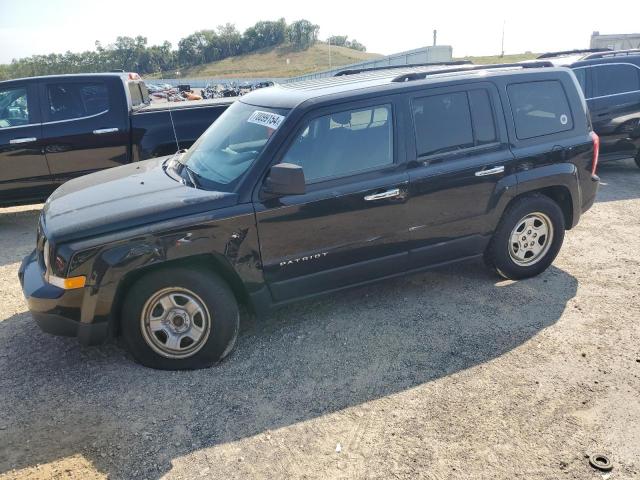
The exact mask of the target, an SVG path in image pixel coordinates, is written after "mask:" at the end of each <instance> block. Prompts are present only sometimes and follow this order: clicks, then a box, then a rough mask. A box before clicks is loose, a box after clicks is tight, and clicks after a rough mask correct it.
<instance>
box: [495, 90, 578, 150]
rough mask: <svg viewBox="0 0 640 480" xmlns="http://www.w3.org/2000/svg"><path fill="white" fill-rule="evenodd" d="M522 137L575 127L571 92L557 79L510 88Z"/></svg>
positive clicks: (533, 136) (514, 114)
mask: <svg viewBox="0 0 640 480" xmlns="http://www.w3.org/2000/svg"><path fill="white" fill-rule="evenodd" d="M507 93H508V95H509V102H510V104H511V111H512V113H513V120H514V123H515V128H516V136H517V137H518V139H520V140H525V139H529V138H535V137H541V136H543V135H550V134H553V133H559V132H564V131H567V130H571V129H573V118H572V115H571V109H570V108H569V101H568V100H567V95H566V93H565V91H564V88H563V87H562V84H561V83H560V82H559V81H557V80H544V81H537V82H526V83H515V84H511V85H509V86H508V87H507Z"/></svg>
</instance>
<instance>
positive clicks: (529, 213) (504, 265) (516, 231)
mask: <svg viewBox="0 0 640 480" xmlns="http://www.w3.org/2000/svg"><path fill="white" fill-rule="evenodd" d="M564 231H565V226H564V215H563V214H562V210H561V209H560V207H559V205H558V204H557V203H556V202H554V201H553V200H552V199H551V198H549V197H547V196H545V195H540V194H532V195H526V196H523V197H521V198H518V199H516V200H515V201H514V202H513V204H512V205H511V206H510V207H509V208H508V209H507V211H506V212H505V213H504V215H503V217H502V219H501V220H500V224H499V225H498V228H497V229H496V231H495V233H494V235H493V238H492V239H491V242H490V244H489V247H488V248H487V251H486V252H485V260H486V262H487V263H488V264H489V265H490V266H492V267H493V268H494V269H495V270H496V272H497V273H498V274H499V275H501V276H502V277H504V278H508V279H511V280H518V279H523V278H529V277H533V276H535V275H538V274H540V273H542V272H543V271H544V270H546V269H547V268H548V267H549V265H551V263H552V262H553V260H554V259H555V258H556V256H557V255H558V252H559V251H560V247H561V246H562V242H563V241H564Z"/></svg>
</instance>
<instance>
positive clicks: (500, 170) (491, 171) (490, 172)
mask: <svg viewBox="0 0 640 480" xmlns="http://www.w3.org/2000/svg"><path fill="white" fill-rule="evenodd" d="M503 172H504V165H500V166H499V167H493V168H489V169H487V170H478V171H477V172H476V177H486V176H487V175H498V174H499V173H503Z"/></svg>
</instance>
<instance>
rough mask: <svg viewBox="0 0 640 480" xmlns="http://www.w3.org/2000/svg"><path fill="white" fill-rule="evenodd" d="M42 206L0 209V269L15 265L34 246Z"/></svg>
mask: <svg viewBox="0 0 640 480" xmlns="http://www.w3.org/2000/svg"><path fill="white" fill-rule="evenodd" d="M41 207H42V205H29V206H26V207H15V208H0V240H1V241H2V249H1V250H0V267H2V266H4V265H9V264H12V263H17V262H20V261H21V260H22V258H23V257H24V256H25V255H27V254H28V253H29V252H30V251H31V250H33V249H34V248H35V246H36V227H37V225H38V215H40V210H41Z"/></svg>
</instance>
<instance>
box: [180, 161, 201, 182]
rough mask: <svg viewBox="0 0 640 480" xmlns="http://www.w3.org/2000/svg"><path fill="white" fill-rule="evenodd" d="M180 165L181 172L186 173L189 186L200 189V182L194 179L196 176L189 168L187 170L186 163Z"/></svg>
mask: <svg viewBox="0 0 640 480" xmlns="http://www.w3.org/2000/svg"><path fill="white" fill-rule="evenodd" d="M178 163H179V162H178ZM180 165H182V170H183V171H185V172H187V177H189V181H190V182H191V186H193V187H195V188H200V181H198V180H197V177H196V175H197V174H196V173H195V172H194V171H193V170H191V168H189V166H188V165H187V164H186V163H180ZM183 178H184V177H183Z"/></svg>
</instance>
